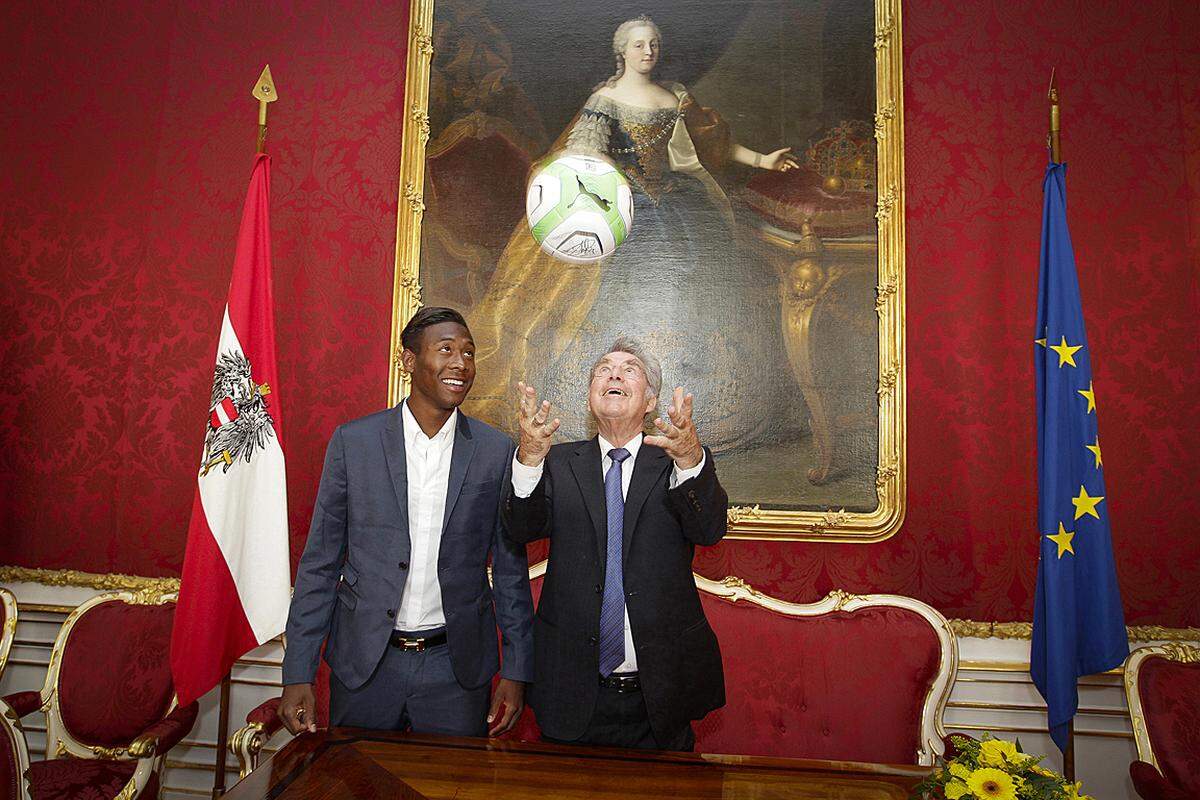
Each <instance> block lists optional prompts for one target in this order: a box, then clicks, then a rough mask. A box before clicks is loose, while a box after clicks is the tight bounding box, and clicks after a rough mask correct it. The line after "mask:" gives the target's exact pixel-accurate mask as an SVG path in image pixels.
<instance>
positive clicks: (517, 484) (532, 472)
mask: <svg viewBox="0 0 1200 800" xmlns="http://www.w3.org/2000/svg"><path fill="white" fill-rule="evenodd" d="M545 466H546V462H545V460H543V461H542V463H540V464H538V465H537V466H536V467H528V466H526V465H524V464H522V463H521V462H520V461H518V460H517V455H516V453H514V454H513V464H512V485H513V494H515V495H516V496H517V497H521V498H525V497H529V495H531V494H533V490H534V489H536V488H537V485H538V481H540V480H541V479H542V468H543V467H545Z"/></svg>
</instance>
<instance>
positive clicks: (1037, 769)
mask: <svg viewBox="0 0 1200 800" xmlns="http://www.w3.org/2000/svg"><path fill="white" fill-rule="evenodd" d="M1030 769H1031V770H1033V771H1034V772H1036V773H1037V774H1038V775H1041V776H1043V777H1046V778H1057V777H1058V773H1057V772H1054V771H1053V770H1048V769H1046V768H1045V767H1043V766H1041V765H1040V764H1034V765H1033V766H1032V767H1030Z"/></svg>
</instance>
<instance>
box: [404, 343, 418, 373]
mask: <svg viewBox="0 0 1200 800" xmlns="http://www.w3.org/2000/svg"><path fill="white" fill-rule="evenodd" d="M416 367H417V354H416V353H414V352H413V351H412V350H409V349H408V348H407V347H406V348H404V349H403V350H401V351H400V369H402V370H403V371H404V372H405V373H406V374H408V375H412V374H413V370H414V369H416Z"/></svg>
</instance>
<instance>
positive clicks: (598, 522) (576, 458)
mask: <svg viewBox="0 0 1200 800" xmlns="http://www.w3.org/2000/svg"><path fill="white" fill-rule="evenodd" d="M571 471H572V472H574V473H575V480H576V482H578V483H579V491H580V493H581V494H582V495H583V504H584V506H586V507H587V510H588V516H590V517H591V518H592V527H593V528H595V534H596V552H597V554H598V555H599V558H600V563H601V564H603V563H604V558H605V553H606V552H607V550H608V509H607V507H606V506H605V502H604V471H603V470H602V469H601V468H600V441H599V440H598V439H595V438H593V439H589V440H588V441H586V442H584V443H583V444H582V445H581V446H580V447H579V449H578V450H576V451H575V455H573V456H572V457H571Z"/></svg>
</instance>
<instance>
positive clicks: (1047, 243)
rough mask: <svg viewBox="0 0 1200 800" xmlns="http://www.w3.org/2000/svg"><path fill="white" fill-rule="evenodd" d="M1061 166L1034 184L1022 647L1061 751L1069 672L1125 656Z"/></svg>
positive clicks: (1071, 686) (1071, 708) (1105, 665)
mask: <svg viewBox="0 0 1200 800" xmlns="http://www.w3.org/2000/svg"><path fill="white" fill-rule="evenodd" d="M1066 172H1067V167H1066V165H1065V164H1053V163H1052V164H1050V165H1049V167H1047V169H1046V181H1045V184H1044V185H1043V187H1042V188H1043V192H1044V194H1045V200H1044V204H1043V207H1042V252H1041V269H1040V273H1041V274H1040V277H1039V286H1038V312H1037V334H1036V336H1037V343H1036V344H1035V345H1034V358H1033V365H1034V372H1036V373H1037V416H1038V419H1037V437H1038V441H1037V445H1038V514H1037V521H1038V532H1039V534H1040V536H1039V544H1040V546H1039V559H1038V576H1037V598H1036V601H1035V605H1034V612H1033V645H1032V648H1031V652H1030V656H1029V663H1030V670H1029V671H1030V673H1031V675H1032V677H1033V682H1034V684H1035V685H1036V686H1037V688H1038V691H1040V692H1041V693H1042V696H1043V697H1044V698H1046V705H1047V708H1048V714H1049V722H1050V736H1051V737H1052V738H1053V739H1054V743H1055V744H1057V745H1058V747H1059V749H1060V750H1066V746H1067V738H1068V737H1067V731H1068V725H1069V724H1070V722H1071V719H1072V717H1074V716H1075V711H1076V709H1077V708H1078V707H1079V693H1078V691H1077V689H1076V680H1077V679H1078V678H1079V676H1081V675H1093V674H1095V673H1097V672H1104V671H1105V670H1108V669H1112V668H1113V667H1115V666H1117V665H1119V664H1120V663H1121V662H1122V661H1124V660H1125V657H1126V656H1127V655H1129V642H1128V640H1127V638H1126V635H1125V617H1124V614H1123V613H1122V611H1121V592H1120V589H1119V588H1118V586H1117V570H1116V566H1115V564H1114V563H1113V551H1112V538H1111V537H1110V536H1109V530H1108V511H1107V508H1108V506H1107V500H1106V498H1105V495H1106V492H1105V491H1104V471H1103V461H1102V460H1101V458H1100V437H1099V434H1098V433H1097V425H1096V394H1095V389H1094V388H1093V386H1092V363H1091V362H1092V359H1091V355H1090V353H1089V351H1088V346H1087V337H1086V336H1085V334H1084V330H1083V306H1082V304H1081V303H1080V299H1079V280H1078V278H1077V277H1076V274H1075V253H1074V251H1073V250H1072V249H1071V234H1070V232H1069V231H1068V230H1067V187H1066Z"/></svg>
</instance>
